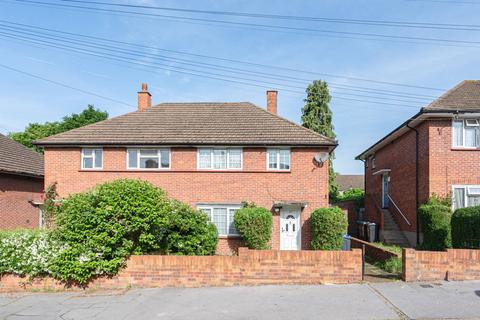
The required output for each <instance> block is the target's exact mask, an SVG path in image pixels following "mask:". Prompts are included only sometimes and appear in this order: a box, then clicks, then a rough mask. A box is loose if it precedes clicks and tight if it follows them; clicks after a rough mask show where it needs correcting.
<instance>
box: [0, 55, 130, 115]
mask: <svg viewBox="0 0 480 320" xmlns="http://www.w3.org/2000/svg"><path fill="white" fill-rule="evenodd" d="M0 67H1V68H4V69H7V70H10V71H14V72H17V73H20V74H23V75H26V76H29V77H32V78H35V79H38V80H42V81H45V82H49V83H52V84H54V85H57V86H60V87H64V88H67V89H70V90H75V91H78V92H81V93H84V94H88V95H91V96H94V97H97V98H100V99H103V100H108V101H111V102H115V103H119V104H123V105H125V106H128V107H135V106H133V105H131V104H129V103H126V102H123V101H120V100H117V99H113V98H109V97H106V96H104V95H100V94H98V93H95V92H93V91H88V90H84V89H80V88H77V87H74V86H71V85H67V84H65V83H61V82H58V81H55V80H51V79H48V78H45V77H42V76H39V75H36V74H33V73H30V72H27V71H23V70H20V69H16V68H13V67H10V66H7V65H4V64H0Z"/></svg>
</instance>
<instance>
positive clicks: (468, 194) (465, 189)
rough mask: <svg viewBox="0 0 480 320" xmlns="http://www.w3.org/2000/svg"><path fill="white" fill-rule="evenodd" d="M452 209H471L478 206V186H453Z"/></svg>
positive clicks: (479, 186)
mask: <svg viewBox="0 0 480 320" xmlns="http://www.w3.org/2000/svg"><path fill="white" fill-rule="evenodd" d="M452 202H453V209H454V210H456V209H458V208H465V207H473V206H479V205H480V185H477V186H454V187H453V201H452Z"/></svg>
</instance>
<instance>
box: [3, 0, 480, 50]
mask: <svg viewBox="0 0 480 320" xmlns="http://www.w3.org/2000/svg"><path fill="white" fill-rule="evenodd" d="M12 1H15V2H18V3H24V4H40V5H46V6H52V7H60V8H73V9H84V10H90V11H97V12H104V13H120V14H130V15H136V16H144V17H158V18H169V19H176V20H182V21H196V22H208V23H214V24H217V25H226V26H237V27H247V28H254V29H257V30H263V31H283V32H290V33H291V32H293V33H303V34H307V35H309V36H312V35H323V36H324V35H328V36H331V37H337V38H355V39H361V40H375V41H383V40H388V41H396V42H412V41H413V42H414V43H423V44H435V45H441V46H453V47H473V48H480V41H470V40H460V39H443V38H428V37H413V36H400V35H388V34H378V33H366V32H351V31H338V30H327V29H314V28H303V27H292V26H284V25H268V24H259V23H247V22H235V21H227V20H215V19H207V18H194V17H185V16H172V15H165V14H156V13H147V12H138V11H128V10H118V9H105V8H99V7H91V6H86V5H72V4H62V3H51V2H44V1H35V0H12ZM79 2H80V1H79ZM82 3H84V2H82ZM87 4H88V3H87Z"/></svg>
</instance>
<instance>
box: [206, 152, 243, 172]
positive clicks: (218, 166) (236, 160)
mask: <svg viewBox="0 0 480 320" xmlns="http://www.w3.org/2000/svg"><path fill="white" fill-rule="evenodd" d="M198 169H212V170H228V169H230V170H232V169H233V170H234V169H242V149H240V148H199V149H198Z"/></svg>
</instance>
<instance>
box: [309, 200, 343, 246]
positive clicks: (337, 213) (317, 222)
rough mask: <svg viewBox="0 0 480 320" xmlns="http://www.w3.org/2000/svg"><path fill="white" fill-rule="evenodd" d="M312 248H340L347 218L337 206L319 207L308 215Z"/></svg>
mask: <svg viewBox="0 0 480 320" xmlns="http://www.w3.org/2000/svg"><path fill="white" fill-rule="evenodd" d="M310 220H311V224H310V225H311V231H312V242H311V245H312V248H313V249H315V250H340V249H341V248H342V245H343V236H344V235H345V234H346V233H347V228H348V218H347V215H346V214H345V213H344V212H343V211H342V209H340V208H339V207H331V208H319V209H316V210H315V211H313V212H312V215H311V217H310Z"/></svg>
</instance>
